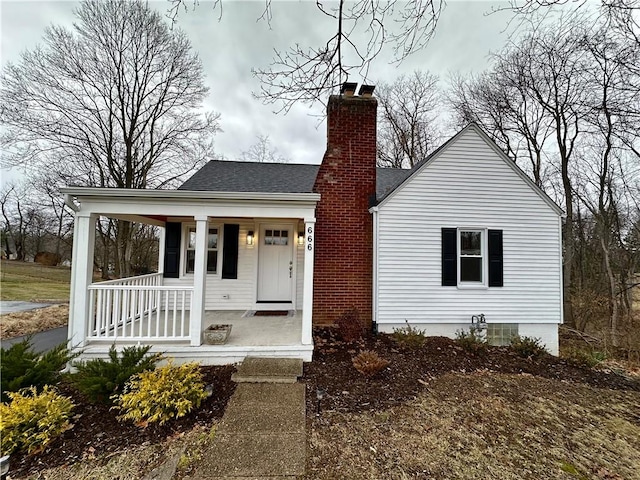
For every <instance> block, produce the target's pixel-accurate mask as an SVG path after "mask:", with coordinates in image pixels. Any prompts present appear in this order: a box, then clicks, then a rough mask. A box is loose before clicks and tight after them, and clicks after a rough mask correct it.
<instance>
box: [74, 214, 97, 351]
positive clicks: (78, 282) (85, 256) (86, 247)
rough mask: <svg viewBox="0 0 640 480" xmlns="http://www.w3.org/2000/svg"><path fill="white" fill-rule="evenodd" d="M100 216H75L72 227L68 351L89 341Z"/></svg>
mask: <svg viewBox="0 0 640 480" xmlns="http://www.w3.org/2000/svg"><path fill="white" fill-rule="evenodd" d="M97 218H98V216H97V215H95V214H92V213H87V212H76V214H75V219H74V227H73V253H72V257H71V298H70V300H69V333H68V340H69V348H72V347H78V346H80V347H82V346H84V345H85V344H86V341H87V333H88V329H87V325H88V322H89V318H90V317H91V316H92V315H93V312H89V289H88V287H89V285H90V284H91V282H92V280H93V253H94V247H95V240H96V219H97Z"/></svg>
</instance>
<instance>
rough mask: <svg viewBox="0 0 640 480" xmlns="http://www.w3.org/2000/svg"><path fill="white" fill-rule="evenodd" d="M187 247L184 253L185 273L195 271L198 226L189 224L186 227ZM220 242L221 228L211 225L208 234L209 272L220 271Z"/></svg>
mask: <svg viewBox="0 0 640 480" xmlns="http://www.w3.org/2000/svg"><path fill="white" fill-rule="evenodd" d="M185 234H186V242H184V244H185V246H186V249H185V255H184V260H185V261H184V264H185V269H184V271H185V273H193V272H194V268H195V260H196V227H195V226H188V227H187V228H186V232H185ZM219 244H220V229H219V228H218V227H209V232H208V234H207V273H211V274H215V273H218V256H219V255H218V251H219Z"/></svg>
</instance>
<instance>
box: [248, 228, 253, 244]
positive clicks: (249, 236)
mask: <svg viewBox="0 0 640 480" xmlns="http://www.w3.org/2000/svg"><path fill="white" fill-rule="evenodd" d="M247 245H253V230H249V231H248V232H247Z"/></svg>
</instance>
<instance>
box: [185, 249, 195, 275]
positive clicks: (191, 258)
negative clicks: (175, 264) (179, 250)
mask: <svg viewBox="0 0 640 480" xmlns="http://www.w3.org/2000/svg"><path fill="white" fill-rule="evenodd" d="M195 263H196V252H195V250H187V273H193V267H194V265H195Z"/></svg>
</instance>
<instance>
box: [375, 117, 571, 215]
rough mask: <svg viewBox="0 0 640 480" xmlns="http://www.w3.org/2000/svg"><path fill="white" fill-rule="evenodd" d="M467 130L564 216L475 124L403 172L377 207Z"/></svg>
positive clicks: (380, 197)
mask: <svg viewBox="0 0 640 480" xmlns="http://www.w3.org/2000/svg"><path fill="white" fill-rule="evenodd" d="M468 130H474V131H475V132H476V133H477V134H478V135H480V137H481V138H482V139H483V140H484V141H485V143H486V144H487V145H488V146H489V147H491V149H492V150H493V151H495V152H496V154H497V155H498V156H499V157H500V158H501V159H502V160H503V161H504V162H505V163H506V164H507V165H508V166H509V167H511V169H512V170H513V171H514V172H515V173H516V174H517V175H518V176H519V177H520V178H521V179H522V180H523V181H524V182H525V183H526V184H527V185H529V187H530V188H531V189H532V190H533V191H534V192H536V193H537V194H538V196H539V197H540V198H542V200H544V202H545V203H547V204H548V205H549V206H550V207H551V208H552V209H553V210H554V211H555V212H556V213H557V214H558V215H564V211H563V210H562V208H560V207H559V206H558V204H557V203H556V202H554V201H553V199H552V198H551V197H549V195H547V194H546V193H545V192H544V190H542V189H541V188H540V187H538V186H537V185H536V184H535V183H533V181H532V180H531V178H529V176H528V175H527V174H526V173H524V171H522V169H521V168H520V167H519V166H518V165H516V162H514V161H513V160H512V159H510V158H509V156H508V155H507V154H506V153H504V151H503V150H502V149H501V148H500V147H498V145H497V144H496V143H495V142H494V141H493V140H492V139H491V137H489V135H487V133H486V132H485V131H484V130H483V129H482V128H481V127H480V126H479V125H478V124H477V123H475V122H472V123H470V124H469V125H467V126H466V127H465V128H463V129H462V130H460V131H459V132H458V133H456V134H455V135H454V136H453V137H451V138H450V139H449V140H447V141H446V142H445V143H443V144H442V145H441V146H440V147H438V148H437V149H436V150H435V151H434V152H432V153H431V154H430V155H429V156H428V157H427V158H425V159H424V160H421V161H420V162H418V163H417V164H415V165H414V166H413V168H412V169H411V170H405V172H408V173H407V174H406V175H405V177H404V179H402V180H401V181H400V182H399V183H397V184H396V185H395V186H394V187H393V188H391V189H390V190H389V191H387V192H386V193H385V194H384V195H382V196H381V195H380V194H378V195H377V197H378V205H381V204H382V203H383V202H384V201H386V200H387V199H388V198H389V197H391V196H392V195H393V194H394V193H395V192H397V191H398V190H399V189H400V188H402V186H403V185H404V184H406V183H407V182H409V181H410V179H411V178H412V177H413V176H414V175H416V174H417V173H418V172H419V171H420V170H422V169H423V168H425V167H426V166H427V165H428V164H430V163H431V162H432V161H433V160H434V159H435V158H437V157H438V156H439V155H440V154H441V153H442V152H443V151H444V150H446V149H447V147H448V146H449V145H451V144H452V143H453V142H455V141H456V140H457V139H458V138H459V137H460V136H462V135H463V134H464V133H465V132H467V131H468Z"/></svg>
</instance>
